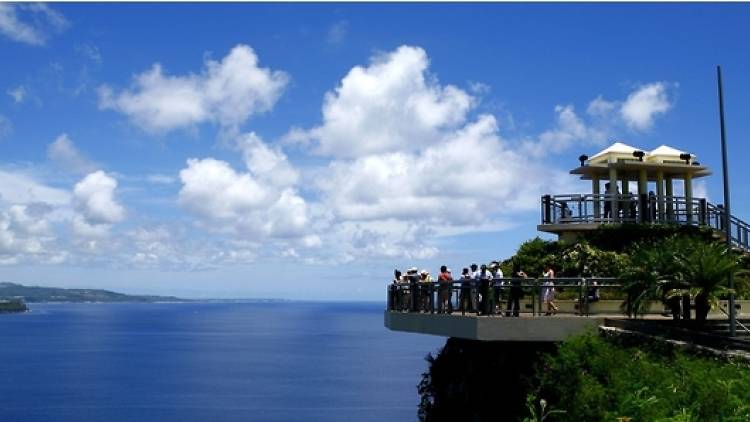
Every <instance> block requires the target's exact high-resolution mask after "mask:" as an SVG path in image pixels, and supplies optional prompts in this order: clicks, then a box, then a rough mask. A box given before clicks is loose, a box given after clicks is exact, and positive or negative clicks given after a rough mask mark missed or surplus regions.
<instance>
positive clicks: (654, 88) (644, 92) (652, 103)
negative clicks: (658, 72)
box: [620, 82, 672, 130]
mask: <svg viewBox="0 0 750 422" xmlns="http://www.w3.org/2000/svg"><path fill="white" fill-rule="evenodd" d="M671 107H672V104H671V102H670V100H669V97H668V95H667V86H666V84H665V83H663V82H654V83H650V84H647V85H643V86H641V87H640V88H638V89H637V90H636V91H634V92H632V93H630V95H628V98H627V99H626V100H625V102H624V103H623V104H622V107H621V108H620V114H621V115H622V118H623V119H624V120H625V122H626V123H627V125H628V126H629V127H631V128H633V129H636V130H648V129H650V128H651V127H652V126H653V124H654V118H655V117H656V116H657V115H659V114H664V113H666V112H667V111H668V110H669V109H670V108H671Z"/></svg>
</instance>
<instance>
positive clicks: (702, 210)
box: [698, 198, 707, 226]
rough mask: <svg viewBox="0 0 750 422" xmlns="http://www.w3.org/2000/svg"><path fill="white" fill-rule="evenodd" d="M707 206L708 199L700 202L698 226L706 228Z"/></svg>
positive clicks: (702, 199)
mask: <svg viewBox="0 0 750 422" xmlns="http://www.w3.org/2000/svg"><path fill="white" fill-rule="evenodd" d="M706 210H707V205H706V198H701V199H699V200H698V224H699V225H701V226H705V225H706V224H707V222H706V215H707V212H706Z"/></svg>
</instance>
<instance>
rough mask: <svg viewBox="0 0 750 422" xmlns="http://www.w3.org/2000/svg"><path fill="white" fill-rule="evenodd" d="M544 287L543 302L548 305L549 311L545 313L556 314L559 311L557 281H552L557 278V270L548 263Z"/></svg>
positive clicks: (543, 274)
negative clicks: (556, 292)
mask: <svg viewBox="0 0 750 422" xmlns="http://www.w3.org/2000/svg"><path fill="white" fill-rule="evenodd" d="M542 276H543V277H544V279H545V280H544V287H543V288H542V302H543V303H544V305H545V306H546V307H547V312H545V314H544V315H547V316H549V315H554V314H556V313H557V309H558V308H557V305H555V282H554V281H552V279H553V278H555V271H554V270H553V269H552V267H551V266H549V265H547V266H546V268H545V270H544V272H543V273H542Z"/></svg>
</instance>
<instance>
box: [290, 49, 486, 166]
mask: <svg viewBox="0 0 750 422" xmlns="http://www.w3.org/2000/svg"><path fill="white" fill-rule="evenodd" d="M428 66H429V60H428V58H427V54H426V53H425V51H424V50H422V49H421V48H418V47H409V46H402V47H399V48H398V49H397V50H396V51H393V52H391V53H386V54H381V55H378V56H376V57H374V58H373V59H372V61H371V63H370V66H369V67H360V66H356V67H354V68H352V69H351V70H350V71H349V73H348V74H347V75H346V76H345V77H344V78H343V79H342V80H341V84H340V85H339V86H338V87H337V88H336V89H335V90H334V91H330V92H328V93H327V94H326V95H325V99H324V104H323V122H322V124H321V125H320V126H317V127H315V128H313V129H311V130H310V131H309V132H308V133H307V135H308V137H310V138H312V139H314V140H316V141H317V148H316V152H317V153H319V154H323V155H331V156H336V157H358V156H362V155H366V154H372V153H382V152H389V151H401V150H414V149H416V148H419V147H422V146H425V145H429V144H432V143H434V142H436V141H438V140H439V137H440V135H441V131H443V130H445V129H451V128H455V127H457V126H459V125H460V124H462V123H463V122H464V121H465V120H466V114H467V113H468V111H469V110H470V108H471V107H472V105H473V103H474V99H473V98H472V97H471V96H470V95H468V94H467V93H466V92H464V91H462V90H460V89H458V88H456V87H454V86H452V85H447V86H440V85H439V84H438V83H437V81H436V80H435V78H434V77H431V76H430V75H429V74H428V73H427V68H428ZM297 135H299V134H297ZM297 137H299V136H297Z"/></svg>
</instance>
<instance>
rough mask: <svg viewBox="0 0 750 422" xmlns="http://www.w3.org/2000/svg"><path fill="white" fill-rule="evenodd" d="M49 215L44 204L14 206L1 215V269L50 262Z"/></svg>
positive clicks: (49, 212)
mask: <svg viewBox="0 0 750 422" xmlns="http://www.w3.org/2000/svg"><path fill="white" fill-rule="evenodd" d="M51 212H52V207H51V206H50V205H48V204H45V203H31V204H14V205H11V206H9V207H7V208H6V209H5V210H3V211H0V265H10V264H17V263H19V262H23V261H31V260H33V261H37V262H44V261H50V260H51V259H52V257H53V256H54V255H55V252H54V247H51V246H52V245H53V242H54V241H55V235H54V233H53V231H52V229H51V224H50V220H49V218H50V214H51Z"/></svg>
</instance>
